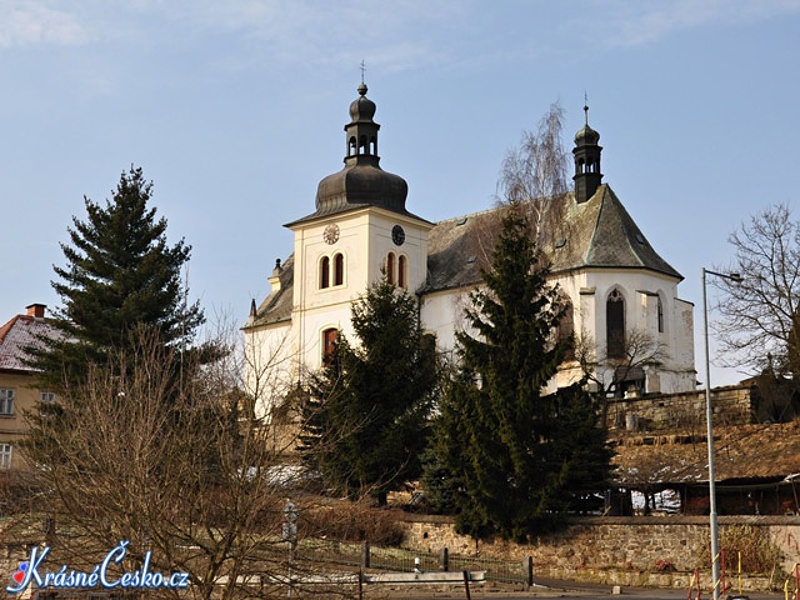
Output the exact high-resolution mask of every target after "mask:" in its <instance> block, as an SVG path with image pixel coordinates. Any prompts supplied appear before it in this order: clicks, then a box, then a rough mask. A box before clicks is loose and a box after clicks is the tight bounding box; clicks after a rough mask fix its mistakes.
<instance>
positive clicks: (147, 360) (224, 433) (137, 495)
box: [28, 335, 300, 599]
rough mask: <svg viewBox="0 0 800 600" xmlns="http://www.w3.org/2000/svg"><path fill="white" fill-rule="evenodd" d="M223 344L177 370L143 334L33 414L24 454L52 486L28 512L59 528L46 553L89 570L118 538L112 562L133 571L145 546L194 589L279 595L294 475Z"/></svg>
mask: <svg viewBox="0 0 800 600" xmlns="http://www.w3.org/2000/svg"><path fill="white" fill-rule="evenodd" d="M229 350H230V352H228V353H226V354H225V355H224V357H222V358H220V360H218V361H216V362H214V363H212V364H205V365H198V364H195V365H186V364H185V363H183V364H181V366H182V369H183V372H184V373H186V375H184V376H183V377H180V378H178V377H176V376H175V372H176V369H175V367H176V365H177V364H178V362H179V361H180V357H179V355H178V351H177V350H175V349H167V348H164V347H163V345H159V344H158V343H157V342H156V341H155V340H154V339H152V338H149V337H147V336H144V335H143V336H142V337H140V338H139V340H138V341H137V343H136V344H135V351H133V352H131V351H127V352H119V353H115V354H113V355H112V360H114V361H115V362H116V364H114V365H110V366H109V368H100V367H94V368H93V369H92V370H91V371H90V373H89V377H88V379H87V381H86V383H85V384H82V385H80V386H79V387H75V388H70V389H68V390H67V391H66V393H65V394H64V395H63V397H61V398H60V407H59V408H60V410H59V414H58V417H57V418H53V415H43V416H41V417H39V418H38V419H37V423H36V425H37V430H38V431H39V433H40V435H38V436H37V437H35V438H34V439H33V440H32V442H31V444H30V446H29V448H28V451H29V456H30V459H31V461H32V462H33V463H34V465H36V466H37V467H39V468H38V476H39V478H40V480H41V481H42V483H43V486H44V489H47V490H50V492H49V493H48V494H46V495H45V496H43V504H42V505H40V506H39V507H37V508H38V509H39V510H42V508H43V507H46V508H47V510H48V511H49V514H50V515H51V517H52V518H55V520H56V522H57V524H58V525H57V528H56V529H55V531H54V532H53V533H56V532H57V535H54V536H51V539H49V540H48V543H49V545H50V546H51V547H52V554H53V555H55V556H58V557H62V559H61V560H62V561H63V562H64V563H66V562H67V561H69V564H70V566H71V567H73V568H80V567H81V566H83V565H86V567H87V568H89V569H91V566H92V565H96V564H98V562H99V561H100V560H102V558H103V556H105V554H106V553H107V552H109V551H110V550H111V549H113V548H117V547H119V546H120V545H121V542H129V543H128V544H127V546H125V549H126V553H127V558H126V560H125V562H124V563H123V564H122V567H124V566H125V563H127V565H128V567H130V569H128V570H133V569H134V568H141V566H142V564H143V562H144V561H145V556H146V553H147V552H148V551H149V552H150V553H151V554H150V562H149V568H150V571H151V572H160V573H167V574H169V573H173V572H185V573H187V574H188V580H189V582H190V584H191V585H190V587H189V589H188V593H190V594H191V595H192V596H193V597H197V598H211V597H212V596H213V597H215V598H217V597H219V598H224V599H228V598H239V597H269V596H274V595H277V594H278V593H279V588H280V587H281V585H280V582H281V581H283V582H285V576H286V573H287V570H288V568H289V566H290V565H288V564H287V561H288V560H290V558H291V557H290V553H288V552H287V542H285V541H283V540H282V535H281V534H282V527H283V523H284V514H283V513H284V507H285V505H286V495H287V494H288V493H289V491H288V490H290V489H292V484H293V482H292V481H291V479H292V477H294V476H295V475H296V474H297V473H298V471H297V470H296V469H293V468H292V467H291V466H287V465H286V464H285V463H283V462H282V461H281V459H280V457H281V456H282V455H283V454H284V450H285V449H283V448H279V447H276V445H275V443H274V442H275V440H274V437H273V436H272V434H271V431H270V427H269V426H268V424H266V423H265V422H264V420H262V419H260V418H259V417H258V416H257V415H256V412H255V411H254V410H252V406H253V403H252V399H251V398H247V397H246V396H245V395H244V394H243V392H242V391H241V390H242V389H243V388H242V387H241V386H240V382H239V381H238V375H237V374H238V373H241V372H242V371H241V369H240V365H239V364H238V363H239V361H241V360H243V354H242V353H239V352H238V351H236V349H235V348H229ZM233 368H236V369H238V370H236V371H232V370H231V369H233ZM261 372H262V374H264V375H265V374H266V373H267V372H268V370H267V369H265V370H263V371H261ZM120 374H121V375H120ZM189 374H190V375H189ZM54 560H56V559H54ZM59 564H61V563H59ZM291 566H292V568H293V569H294V572H295V573H297V571H298V570H299V569H300V565H299V564H294V565H291ZM122 567H121V568H122ZM123 570H124V569H123ZM152 593H154V594H156V595H163V596H174V597H177V596H179V595H183V596H185V594H186V593H187V592H186V591H184V590H180V589H160V590H153V591H152ZM285 593H286V590H285V588H284V589H283V591H280V594H283V595H285Z"/></svg>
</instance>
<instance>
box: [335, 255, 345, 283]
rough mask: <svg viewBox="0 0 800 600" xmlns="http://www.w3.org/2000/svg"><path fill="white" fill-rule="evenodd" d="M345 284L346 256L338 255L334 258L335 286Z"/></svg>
mask: <svg viewBox="0 0 800 600" xmlns="http://www.w3.org/2000/svg"><path fill="white" fill-rule="evenodd" d="M343 283H344V255H343V254H337V255H336V256H334V257H333V285H342V284H343Z"/></svg>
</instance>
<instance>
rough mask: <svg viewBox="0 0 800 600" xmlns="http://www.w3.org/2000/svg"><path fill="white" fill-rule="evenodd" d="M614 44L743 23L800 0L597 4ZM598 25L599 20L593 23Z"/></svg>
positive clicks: (791, 8) (797, 7) (795, 7)
mask: <svg viewBox="0 0 800 600" xmlns="http://www.w3.org/2000/svg"><path fill="white" fill-rule="evenodd" d="M596 8H597V9H598V11H600V12H602V13H604V14H605V17H604V18H602V19H601V20H606V21H607V22H606V24H605V26H603V27H602V28H600V29H601V30H602V31H604V33H603V38H604V39H606V40H607V41H608V43H609V44H610V45H612V46H639V45H642V44H648V43H652V42H655V41H657V40H659V39H661V38H664V37H666V36H668V35H670V34H672V33H674V32H678V31H681V30H685V29H691V28H694V27H698V26H702V25H707V24H710V23H723V24H744V23H751V22H757V21H762V20H765V19H770V18H774V17H778V16H781V15H785V14H794V13H798V12H800V0H759V1H758V2H752V1H751V0H703V2H697V0H673V1H672V2H664V1H659V2H652V1H650V2H636V3H629V2H617V3H615V4H613V5H610V6H609V5H608V4H607V3H598V4H596ZM593 26H595V27H596V22H595V23H594V25H593Z"/></svg>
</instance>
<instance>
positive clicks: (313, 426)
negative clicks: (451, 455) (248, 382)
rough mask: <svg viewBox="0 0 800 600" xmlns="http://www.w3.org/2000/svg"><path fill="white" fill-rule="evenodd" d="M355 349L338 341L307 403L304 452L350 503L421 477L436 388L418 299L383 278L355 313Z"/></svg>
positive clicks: (430, 347)
mask: <svg viewBox="0 0 800 600" xmlns="http://www.w3.org/2000/svg"><path fill="white" fill-rule="evenodd" d="M352 323H353V329H354V330H355V334H356V337H357V338H358V339H357V345H351V344H350V343H349V342H348V341H347V340H346V339H344V337H343V336H340V338H339V341H338V343H337V345H336V348H335V350H334V352H333V354H332V356H330V357H329V359H328V361H327V363H326V365H325V366H324V367H323V369H322V371H321V372H320V373H319V374H318V376H317V377H316V378H315V380H314V382H313V384H312V386H311V390H310V394H309V399H308V401H307V403H306V405H305V411H304V413H305V415H304V416H305V426H304V435H303V439H304V445H305V455H306V457H307V458H308V459H309V460H310V462H311V464H312V465H313V466H314V467H315V468H316V469H318V470H319V472H320V473H321V475H322V477H323V479H324V481H325V484H326V486H327V487H329V488H332V489H334V490H336V491H337V492H338V493H341V494H345V495H347V496H349V497H351V498H358V497H362V496H364V495H371V496H373V497H374V498H376V499H377V501H378V504H384V503H385V501H386V493H387V492H388V491H390V490H394V489H399V488H400V487H401V486H402V485H403V484H404V483H405V482H406V481H409V480H413V479H415V478H417V477H419V475H420V471H421V466H420V456H421V453H422V451H423V449H424V447H425V443H426V441H427V436H428V428H429V425H428V419H429V416H430V408H431V404H432V399H433V396H434V394H435V391H436V388H437V376H438V374H437V371H438V369H437V367H436V355H435V350H434V347H433V344H432V343H431V340H430V339H429V338H427V337H426V336H424V335H423V332H422V329H421V328H420V323H419V318H418V308H417V303H416V300H415V299H414V298H413V297H411V296H410V295H409V294H408V293H407V292H405V291H404V290H399V289H397V288H396V287H394V286H393V285H390V284H389V283H387V282H386V281H381V282H379V283H377V284H375V285H373V286H371V287H370V288H369V290H368V291H367V293H366V295H365V296H364V297H363V298H362V299H361V300H360V301H358V302H357V303H356V304H354V306H353V309H352Z"/></svg>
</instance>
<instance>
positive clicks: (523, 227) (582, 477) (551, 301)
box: [425, 204, 610, 539]
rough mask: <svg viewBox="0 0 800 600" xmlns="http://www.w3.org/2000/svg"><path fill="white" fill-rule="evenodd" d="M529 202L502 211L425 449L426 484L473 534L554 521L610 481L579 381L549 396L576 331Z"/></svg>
mask: <svg viewBox="0 0 800 600" xmlns="http://www.w3.org/2000/svg"><path fill="white" fill-rule="evenodd" d="M547 275H548V269H547V267H546V265H543V264H542V256H541V255H540V254H539V253H538V252H537V249H536V247H535V244H534V242H533V236H532V235H531V231H530V223H529V220H528V216H527V213H526V211H524V210H523V207H521V206H519V205H517V204H512V205H510V206H509V207H508V209H507V212H506V213H505V215H504V217H503V222H502V229H501V233H500V238H499V241H498V243H497V246H496V247H495V250H494V255H493V264H492V267H491V269H489V270H487V271H485V272H484V273H483V278H484V282H485V288H483V289H481V290H478V291H475V292H474V293H473V294H472V307H471V308H469V309H468V310H467V311H466V316H467V322H468V324H469V325H470V326H471V329H472V330H473V332H474V333H475V335H473V334H472V333H469V332H466V331H465V332H461V333H460V334H458V337H457V340H458V351H459V354H460V358H461V370H460V373H459V374H458V375H457V376H456V377H454V378H453V380H452V381H451V382H450V384H449V386H448V389H447V391H446V394H445V396H444V398H443V402H442V409H441V412H440V416H439V418H438V422H437V424H436V428H435V431H436V439H435V440H434V444H433V445H432V452H429V453H428V469H427V474H426V478H425V480H426V482H427V483H428V485H431V486H432V488H433V491H434V493H435V500H436V501H437V502H439V503H440V504H441V505H442V506H440V508H447V505H448V504H449V505H450V506H449V508H450V509H451V510H453V511H454V512H456V513H457V524H458V526H459V529H460V530H461V531H462V532H464V533H469V534H471V535H473V536H475V537H484V536H491V535H500V536H502V537H505V538H514V539H526V538H527V537H529V536H530V535H532V534H534V533H537V532H542V531H546V530H550V529H553V528H556V527H558V526H559V525H560V524H561V523H562V521H563V515H564V512H565V511H566V510H567V509H568V508H570V506H571V505H573V503H574V499H575V497H576V495H578V494H585V493H590V492H593V491H598V490H603V489H604V486H605V481H606V478H607V475H608V472H609V461H610V452H609V450H608V448H607V447H606V444H605V435H604V432H603V430H602V429H601V428H600V427H599V423H598V410H597V406H596V405H595V401H594V399H593V398H592V397H591V396H590V395H588V394H587V393H586V392H585V391H584V390H583V389H582V387H581V385H580V383H578V384H575V385H573V386H571V387H568V388H565V389H562V390H559V391H558V392H557V393H553V394H546V393H545V391H544V390H545V386H546V385H547V384H548V382H549V381H550V380H551V379H552V377H553V376H554V375H555V374H556V372H557V369H558V366H559V364H560V363H561V362H562V361H563V360H564V359H565V358H566V357H567V356H568V352H569V350H570V348H571V346H572V343H573V342H572V340H570V339H568V338H563V337H561V336H559V335H558V334H557V332H558V326H559V322H560V320H561V319H562V318H563V316H564V306H563V305H562V303H561V302H560V300H559V295H558V291H557V290H556V289H554V288H551V287H549V286H548V284H547V281H546V277H547Z"/></svg>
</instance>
